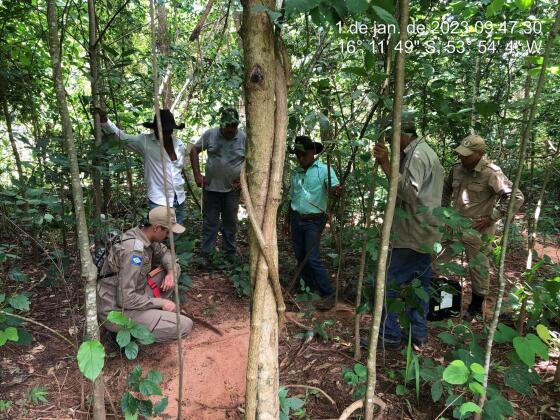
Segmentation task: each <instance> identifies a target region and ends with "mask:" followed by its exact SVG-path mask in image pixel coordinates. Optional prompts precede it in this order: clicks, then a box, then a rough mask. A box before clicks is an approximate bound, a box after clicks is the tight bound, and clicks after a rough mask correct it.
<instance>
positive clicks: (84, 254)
mask: <svg viewBox="0 0 560 420" xmlns="http://www.w3.org/2000/svg"><path fill="white" fill-rule="evenodd" d="M47 22H48V25H49V52H50V56H51V64H52V70H53V83H54V89H55V92H56V100H57V105H58V112H59V114H60V119H61V123H62V131H63V136H64V145H65V148H66V153H67V155H68V160H69V166H70V178H71V186H72V198H73V202H74V210H75V211H74V215H75V219H76V230H77V242H78V243H77V245H78V250H79V252H80V267H81V277H82V281H83V282H84V284H85V312H86V335H87V337H88V338H89V339H91V340H99V324H98V323H97V305H96V283H97V269H96V268H95V265H94V264H93V261H92V259H91V254H90V252H89V235H88V227H87V221H86V212H85V209H84V197H83V192H82V185H81V183H80V170H79V167H78V156H77V154H76V145H75V142H74V133H73V131H72V122H71V120H70V114H69V112H68V105H67V102H66V93H65V91H64V85H63V83H62V79H63V75H62V71H61V62H60V60H61V59H60V57H61V55H60V47H59V37H58V27H57V16H56V0H48V1H47ZM93 418H94V419H95V420H104V419H105V396H104V387H103V377H102V376H101V375H100V376H99V377H98V378H97V379H96V380H95V382H94V385H93Z"/></svg>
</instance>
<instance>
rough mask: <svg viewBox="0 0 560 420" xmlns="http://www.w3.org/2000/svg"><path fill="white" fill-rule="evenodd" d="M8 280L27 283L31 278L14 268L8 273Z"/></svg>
mask: <svg viewBox="0 0 560 420" xmlns="http://www.w3.org/2000/svg"><path fill="white" fill-rule="evenodd" d="M8 278H9V279H10V280H12V281H18V282H23V281H27V279H28V278H29V276H28V275H27V274H25V273H24V272H23V271H21V269H20V268H19V267H14V268H12V269H11V270H10V271H9V272H8Z"/></svg>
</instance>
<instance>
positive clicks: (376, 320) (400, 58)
mask: <svg viewBox="0 0 560 420" xmlns="http://www.w3.org/2000/svg"><path fill="white" fill-rule="evenodd" d="M407 25H408V0H401V2H400V43H401V45H404V43H405V41H406V36H407V33H406V27H407ZM404 64H405V51H404V49H401V50H400V51H399V53H398V54H397V62H396V65H395V94H394V102H393V124H394V129H393V138H392V140H391V175H390V179H389V195H388V197H387V205H386V207H385V215H384V217H383V228H382V231H381V244H380V246H379V258H378V260H377V276H376V281H375V302H374V310H373V320H372V323H371V329H370V335H369V340H370V341H369V354H368V361H367V370H368V375H367V389H366V398H365V412H366V413H365V414H366V416H365V418H366V420H372V419H373V409H374V398H375V385H376V383H377V377H376V375H377V372H376V369H377V360H376V358H377V339H378V338H379V325H380V324H381V314H382V310H383V302H384V295H385V277H386V272H387V255H388V253H389V236H390V234H391V226H392V225H393V215H394V213H395V204H396V202H397V188H398V179H399V164H400V153H401V149H400V144H401V136H400V133H401V114H402V107H403V94H404V72H405V68H404Z"/></svg>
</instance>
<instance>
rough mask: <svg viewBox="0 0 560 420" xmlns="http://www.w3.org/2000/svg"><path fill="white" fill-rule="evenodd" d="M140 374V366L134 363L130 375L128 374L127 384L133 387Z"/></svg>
mask: <svg viewBox="0 0 560 420" xmlns="http://www.w3.org/2000/svg"><path fill="white" fill-rule="evenodd" d="M141 376H142V366H140V365H136V366H135V367H134V369H132V372H130V375H129V376H128V386H130V387H133V386H134V385H135V384H136V383H137V382H138V381H139V380H140V377H141Z"/></svg>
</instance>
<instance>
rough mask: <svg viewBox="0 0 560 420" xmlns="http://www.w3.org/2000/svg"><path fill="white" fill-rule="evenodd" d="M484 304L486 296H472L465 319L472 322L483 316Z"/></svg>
mask: <svg viewBox="0 0 560 420" xmlns="http://www.w3.org/2000/svg"><path fill="white" fill-rule="evenodd" d="M483 303H484V296H480V295H477V294H476V293H473V294H472V300H471V303H470V305H469V307H468V308H467V312H465V316H464V319H465V320H466V321H471V320H472V319H473V318H475V317H476V316H477V315H482V304H483Z"/></svg>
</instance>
